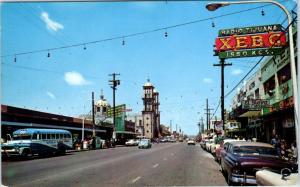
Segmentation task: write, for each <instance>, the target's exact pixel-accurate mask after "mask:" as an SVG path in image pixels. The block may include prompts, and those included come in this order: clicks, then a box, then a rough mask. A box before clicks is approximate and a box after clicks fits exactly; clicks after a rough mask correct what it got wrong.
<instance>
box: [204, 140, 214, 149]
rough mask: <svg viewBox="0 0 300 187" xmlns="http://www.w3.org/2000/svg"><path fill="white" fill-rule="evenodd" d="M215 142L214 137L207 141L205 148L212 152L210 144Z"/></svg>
mask: <svg viewBox="0 0 300 187" xmlns="http://www.w3.org/2000/svg"><path fill="white" fill-rule="evenodd" d="M213 142H214V139H209V140H208V141H207V142H206V143H205V149H206V151H209V152H210V146H211V144H212V143H213Z"/></svg>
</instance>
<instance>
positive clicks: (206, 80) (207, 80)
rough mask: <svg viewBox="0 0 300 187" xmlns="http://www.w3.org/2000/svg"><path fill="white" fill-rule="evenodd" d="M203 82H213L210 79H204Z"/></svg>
mask: <svg viewBox="0 0 300 187" xmlns="http://www.w3.org/2000/svg"><path fill="white" fill-rule="evenodd" d="M203 82H204V83H212V82H213V80H212V79H210V78H204V79H203Z"/></svg>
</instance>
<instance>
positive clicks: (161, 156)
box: [2, 143, 227, 186]
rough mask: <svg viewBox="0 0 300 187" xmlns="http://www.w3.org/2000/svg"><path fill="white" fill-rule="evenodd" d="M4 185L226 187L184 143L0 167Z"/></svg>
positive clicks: (212, 165)
mask: <svg viewBox="0 0 300 187" xmlns="http://www.w3.org/2000/svg"><path fill="white" fill-rule="evenodd" d="M2 172H3V175H2V177H3V178H2V180H3V183H4V185H8V186H125V185H127V186H158V185H160V186H195V185H197V186H201V185H202V186H203V185H205V186H211V185H213V186H224V185H227V184H226V182H225V179H224V177H223V175H222V174H221V172H220V167H219V165H218V164H217V163H216V162H215V161H214V160H213V157H212V156H211V155H210V154H209V153H207V152H205V151H203V150H202V149H201V148H200V147H199V146H188V145H187V144H186V143H165V144H162V143H161V144H154V145H153V146H152V149H138V148H137V147H117V148H114V149H104V150H103V149H101V150H93V151H85V152H72V153H69V154H67V155H66V156H61V157H51V158H44V159H32V160H26V161H9V162H3V163H2Z"/></svg>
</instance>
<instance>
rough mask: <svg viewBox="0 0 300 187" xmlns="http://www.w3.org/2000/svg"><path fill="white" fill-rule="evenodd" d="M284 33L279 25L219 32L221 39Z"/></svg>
mask: <svg viewBox="0 0 300 187" xmlns="http://www.w3.org/2000/svg"><path fill="white" fill-rule="evenodd" d="M277 31H282V26H281V25H279V24H274V25H262V26H254V27H243V28H233V29H222V30H219V37H222V36H231V35H246V34H257V33H267V32H277Z"/></svg>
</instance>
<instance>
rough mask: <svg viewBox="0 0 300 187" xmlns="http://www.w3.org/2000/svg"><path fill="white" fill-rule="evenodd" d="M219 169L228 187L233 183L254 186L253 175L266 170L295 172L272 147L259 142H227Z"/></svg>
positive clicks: (292, 165)
mask: <svg viewBox="0 0 300 187" xmlns="http://www.w3.org/2000/svg"><path fill="white" fill-rule="evenodd" d="M221 168H222V172H223V173H224V174H225V176H226V177H227V182H228V184H229V185H232V184H234V183H241V184H248V185H255V184H256V179H255V173H256V171H258V170H260V169H264V168H267V169H269V170H272V171H279V172H280V170H281V169H283V168H290V169H291V170H293V171H295V170H297V165H295V164H292V163H289V162H287V161H285V160H283V159H281V158H280V157H279V156H278V155H277V152H276V150H275V149H274V147H273V146H272V145H270V144H266V143H259V142H241V141H238V142H227V143H225V144H224V150H223V151H222V152H221Z"/></svg>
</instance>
